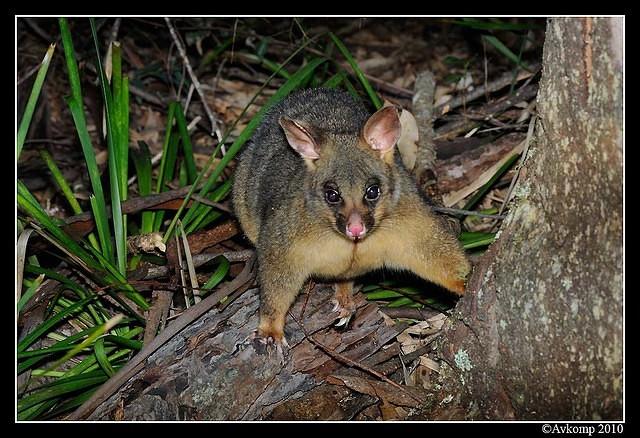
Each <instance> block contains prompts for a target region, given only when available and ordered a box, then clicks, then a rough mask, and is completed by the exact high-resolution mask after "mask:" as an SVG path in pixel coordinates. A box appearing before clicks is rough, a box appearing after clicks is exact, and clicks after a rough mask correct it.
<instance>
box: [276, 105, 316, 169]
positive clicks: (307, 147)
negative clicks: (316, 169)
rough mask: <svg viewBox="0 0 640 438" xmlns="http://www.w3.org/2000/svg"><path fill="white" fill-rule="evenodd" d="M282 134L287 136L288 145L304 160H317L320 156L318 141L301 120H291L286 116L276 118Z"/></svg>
mask: <svg viewBox="0 0 640 438" xmlns="http://www.w3.org/2000/svg"><path fill="white" fill-rule="evenodd" d="M278 123H280V126H282V129H284V134H285V135H286V136H287V141H288V142H289V145H290V146H291V147H292V148H293V149H294V150H295V151H296V152H297V153H299V154H300V155H301V156H302V158H304V159H305V160H317V159H318V158H320V155H319V154H318V143H317V142H316V139H315V138H314V136H313V135H312V133H311V132H310V131H311V129H310V128H308V127H305V126H303V124H302V123H301V122H298V121H296V120H291V119H289V118H287V117H284V116H283V117H280V120H278Z"/></svg>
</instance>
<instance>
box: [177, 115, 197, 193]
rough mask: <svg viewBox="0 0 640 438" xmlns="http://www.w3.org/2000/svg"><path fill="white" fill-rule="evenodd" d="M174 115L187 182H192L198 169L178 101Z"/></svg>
mask: <svg viewBox="0 0 640 438" xmlns="http://www.w3.org/2000/svg"><path fill="white" fill-rule="evenodd" d="M175 117H176V124H177V125H178V131H179V132H180V139H181V140H182V150H183V152H184V163H185V165H186V167H187V180H188V182H189V184H192V183H193V182H194V181H195V180H196V177H197V176H198V171H197V170H196V163H195V161H194V160H193V146H192V144H191V138H190V137H189V131H187V121H186V120H185V118H184V114H183V113H182V106H181V105H180V104H179V103H176V111H175Z"/></svg>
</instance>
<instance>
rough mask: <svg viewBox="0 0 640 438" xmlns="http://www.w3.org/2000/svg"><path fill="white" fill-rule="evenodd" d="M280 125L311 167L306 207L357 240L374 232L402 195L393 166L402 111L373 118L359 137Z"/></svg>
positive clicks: (288, 123) (293, 123)
mask: <svg viewBox="0 0 640 438" xmlns="http://www.w3.org/2000/svg"><path fill="white" fill-rule="evenodd" d="M279 123H280V126H282V128H283V129H284V132H285V135H286V137H287V141H288V143H289V145H290V146H291V147H292V148H293V149H294V150H295V151H296V152H297V153H298V154H299V155H300V156H301V157H302V159H304V161H305V163H306V166H307V171H308V176H309V181H308V184H307V187H306V188H307V190H306V193H305V204H306V206H307V208H308V210H309V213H310V214H311V215H312V217H313V218H314V220H319V221H322V222H325V223H326V224H327V225H328V226H330V227H332V228H333V229H334V230H335V231H336V232H338V233H340V234H341V235H343V236H344V237H345V238H347V239H349V240H351V241H354V242H358V241H360V240H362V239H365V238H366V237H367V236H369V235H370V234H371V233H372V232H374V231H375V229H376V226H379V225H380V221H381V220H382V219H383V218H384V216H385V213H387V212H388V211H389V210H390V209H392V208H393V205H394V204H395V203H396V202H397V199H398V196H399V193H398V188H397V187H396V185H397V183H396V181H395V180H394V172H393V168H392V167H393V166H394V165H395V164H394V146H395V144H396V142H397V141H398V139H399V138H400V131H401V126H400V119H399V117H398V110H397V109H396V107H393V106H391V107H385V108H382V109H381V110H379V111H378V112H376V113H375V114H373V115H372V116H371V117H369V119H368V120H367V121H366V123H365V124H364V126H363V127H362V128H361V129H360V132H358V133H328V132H323V131H322V130H320V129H318V128H317V127H314V126H310V125H309V124H308V123H304V122H302V121H300V120H292V119H290V118H287V117H281V118H280V120H279ZM300 184H303V182H302V181H301V182H300Z"/></svg>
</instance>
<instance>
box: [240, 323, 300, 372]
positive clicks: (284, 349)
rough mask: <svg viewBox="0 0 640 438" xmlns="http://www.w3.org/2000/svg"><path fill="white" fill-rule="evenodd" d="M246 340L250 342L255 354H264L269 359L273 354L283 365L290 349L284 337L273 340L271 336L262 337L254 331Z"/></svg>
mask: <svg viewBox="0 0 640 438" xmlns="http://www.w3.org/2000/svg"><path fill="white" fill-rule="evenodd" d="M247 339H248V340H250V343H251V344H252V345H253V349H254V350H255V351H256V353H258V354H265V353H266V354H267V356H269V357H271V355H272V354H273V353H274V352H275V354H276V357H277V358H278V359H279V361H280V363H281V364H283V365H284V363H285V359H286V358H287V356H288V355H289V350H290V349H291V347H290V346H289V343H288V342H287V339H286V338H285V337H284V336H282V337H281V338H280V339H275V338H274V337H273V336H262V335H260V334H259V333H258V331H257V330H256V331H254V332H253V333H252V334H251V335H250V336H249V337H248V338H247Z"/></svg>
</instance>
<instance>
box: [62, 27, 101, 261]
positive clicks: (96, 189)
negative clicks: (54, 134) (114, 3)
mask: <svg viewBox="0 0 640 438" xmlns="http://www.w3.org/2000/svg"><path fill="white" fill-rule="evenodd" d="M58 21H59V25H60V32H61V36H62V43H63V48H64V54H65V60H66V64H67V72H68V78H69V84H70V86H71V96H70V97H68V98H67V99H66V101H67V104H68V106H69V109H70V110H71V115H72V117H73V121H74V123H75V126H76V132H77V133H78V138H79V139H80V144H81V146H82V153H83V154H84V159H85V163H86V165H87V172H88V173H89V179H90V181H91V188H92V190H93V194H94V196H95V197H96V203H95V204H94V206H95V208H94V209H93V216H94V218H96V217H100V218H101V219H102V222H104V223H107V212H106V208H105V205H106V203H105V198H104V192H103V190H102V182H101V180H100V171H99V170H98V165H97V163H96V156H95V152H94V150H93V146H92V144H91V138H90V137H89V131H88V129H87V121H86V119H85V116H84V110H83V108H82V90H81V87H80V74H79V72H78V63H77V61H76V55H75V50H74V48H73V40H72V39H71V32H70V31H69V24H68V23H67V20H66V19H65V18H60V19H59V20H58ZM110 236H111V233H110V232H109V231H108V228H107V230H105V229H104V228H103V229H102V230H98V237H99V239H100V244H101V245H104V246H102V253H103V254H104V255H105V256H106V257H107V259H108V260H113V249H112V247H111V240H110Z"/></svg>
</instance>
